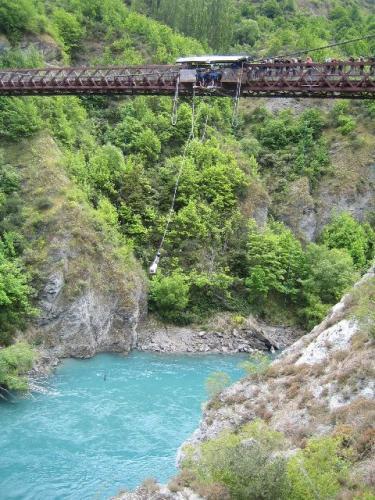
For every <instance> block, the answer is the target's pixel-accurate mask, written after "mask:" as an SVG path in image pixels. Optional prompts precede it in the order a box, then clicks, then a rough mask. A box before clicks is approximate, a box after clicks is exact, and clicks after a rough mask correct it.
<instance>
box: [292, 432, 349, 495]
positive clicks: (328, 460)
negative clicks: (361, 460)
mask: <svg viewBox="0 0 375 500" xmlns="http://www.w3.org/2000/svg"><path fill="white" fill-rule="evenodd" d="M341 445H342V440H341V439H340V438H332V437H324V438H319V439H311V440H310V441H309V442H308V444H307V446H306V448H305V449H304V450H303V451H299V452H297V454H296V455H295V456H294V457H292V458H291V459H290V460H289V463H288V478H289V481H290V486H291V491H290V494H289V497H288V499H289V500H315V499H316V498H336V495H337V494H338V493H339V491H340V489H341V485H342V484H343V482H344V480H345V479H347V477H348V462H347V460H345V459H344V458H343V454H342V451H341Z"/></svg>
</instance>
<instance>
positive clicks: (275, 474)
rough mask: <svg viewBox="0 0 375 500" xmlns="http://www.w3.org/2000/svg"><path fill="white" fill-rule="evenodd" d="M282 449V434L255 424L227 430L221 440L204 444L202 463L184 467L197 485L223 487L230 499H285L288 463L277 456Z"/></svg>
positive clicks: (261, 423)
mask: <svg viewBox="0 0 375 500" xmlns="http://www.w3.org/2000/svg"><path fill="white" fill-rule="evenodd" d="M282 446H283V436H282V434H280V433H278V432H275V431H271V430H270V429H269V428H268V427H267V425H266V424H264V423H263V422H261V421H255V422H253V423H251V424H248V425H246V426H244V427H242V428H241V429H240V430H239V431H238V432H237V433H231V432H228V431H224V432H223V433H222V434H220V436H219V437H218V438H216V439H212V440H210V441H208V442H206V443H203V444H202V445H201V447H200V458H199V461H198V462H197V463H194V462H193V461H191V462H190V463H189V461H187V462H186V463H185V464H184V466H185V467H187V468H188V469H189V468H190V469H191V470H193V472H194V473H195V475H196V477H197V483H198V484H201V485H204V486H205V487H209V486H210V485H217V484H221V485H224V486H225V487H226V488H227V489H228V491H229V493H230V497H231V498H235V499H241V500H251V499H253V500H261V499H269V500H274V499H275V498H285V495H286V493H287V489H288V484H287V476H286V460H285V459H284V458H283V457H282V456H281V455H279V454H278V451H279V450H280V449H281V448H282Z"/></svg>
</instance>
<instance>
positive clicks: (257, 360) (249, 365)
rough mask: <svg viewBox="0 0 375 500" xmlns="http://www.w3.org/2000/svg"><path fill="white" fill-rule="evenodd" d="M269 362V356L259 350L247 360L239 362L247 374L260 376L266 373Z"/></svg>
mask: <svg viewBox="0 0 375 500" xmlns="http://www.w3.org/2000/svg"><path fill="white" fill-rule="evenodd" d="M270 364H271V360H270V358H269V357H268V356H267V355H266V354H263V353H261V352H256V353H254V354H252V355H251V356H250V358H249V359H248V360H247V361H243V362H242V363H240V365H239V366H240V367H241V368H242V369H244V370H245V372H246V373H247V374H248V375H251V376H253V375H255V376H257V377H258V376H261V375H264V374H265V373H266V371H267V370H268V368H269V366H270Z"/></svg>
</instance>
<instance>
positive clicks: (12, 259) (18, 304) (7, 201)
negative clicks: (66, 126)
mask: <svg viewBox="0 0 375 500" xmlns="http://www.w3.org/2000/svg"><path fill="white" fill-rule="evenodd" d="M19 182H20V179H19V175H18V173H17V171H16V170H15V169H14V168H13V167H12V166H11V165H7V164H5V163H4V161H3V160H2V158H1V156H0V346H1V345H4V344H8V343H9V342H10V341H11V339H12V336H13V334H14V333H15V331H16V330H17V328H22V327H23V326H24V324H25V320H26V319H27V318H28V317H29V316H30V315H32V314H34V312H35V311H34V309H33V307H32V305H31V300H30V299H31V296H32V288H31V287H30V284H29V282H30V276H29V275H28V273H27V272H26V271H25V267H24V264H23V262H22V259H21V256H22V251H23V238H22V236H21V234H20V232H19V226H20V225H21V223H22V213H21V200H20V197H19V193H18V190H19Z"/></svg>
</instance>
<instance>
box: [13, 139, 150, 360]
mask: <svg viewBox="0 0 375 500" xmlns="http://www.w3.org/2000/svg"><path fill="white" fill-rule="evenodd" d="M5 153H6V154H7V160H8V161H10V162H11V163H12V164H13V165H17V166H18V168H19V171H20V174H21V177H22V181H23V185H22V186H23V187H22V197H23V199H24V201H25V206H26V207H33V210H28V211H26V212H25V213H26V214H27V215H26V218H25V221H24V226H23V231H24V236H25V238H26V240H27V241H29V248H28V249H27V250H26V252H25V257H26V260H27V263H28V265H29V268H31V269H32V272H33V274H34V276H35V280H34V287H35V289H36V290H37V291H38V294H37V298H36V306H37V307H38V309H39V314H38V316H37V317H36V319H35V320H34V321H33V322H32V324H31V325H30V326H29V328H28V331H27V332H26V336H27V338H29V339H30V340H31V341H32V342H33V343H34V344H36V345H39V346H40V350H41V360H40V365H41V366H43V365H48V364H49V363H50V362H53V361H52V360H53V359H54V358H63V357H70V356H73V357H90V356H93V355H94V354H96V353H98V352H104V351H105V352H129V351H130V350H131V349H132V348H133V347H134V345H135V342H136V333H135V332H136V328H137V325H138V322H139V321H140V319H142V317H143V316H144V314H145V311H146V295H147V294H146V280H145V278H144V276H143V272H142V270H141V268H140V266H139V265H138V264H137V262H136V261H135V259H134V257H133V255H132V252H131V250H129V249H127V248H126V246H124V244H123V243H122V242H121V241H120V240H119V241H117V240H116V234H117V233H111V229H110V228H108V227H106V226H105V223H103V221H101V220H100V218H99V217H98V216H97V214H96V212H95V210H94V209H92V208H91V207H90V206H89V204H88V203H87V202H86V201H85V196H84V195H83V193H81V192H80V191H79V190H78V189H77V188H76V187H74V186H73V185H72V184H71V183H70V181H69V179H68V178H67V176H66V174H65V173H64V168H63V166H62V165H61V164H60V162H61V155H60V152H59V149H58V147H57V145H56V144H55V142H54V141H53V140H52V139H51V138H50V137H49V136H47V135H45V134H42V135H40V136H39V137H37V138H35V139H33V140H32V143H30V141H28V142H27V143H26V142H25V144H22V143H21V144H19V145H18V147H17V149H16V150H15V149H14V148H13V149H12V148H6V149H5Z"/></svg>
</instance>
